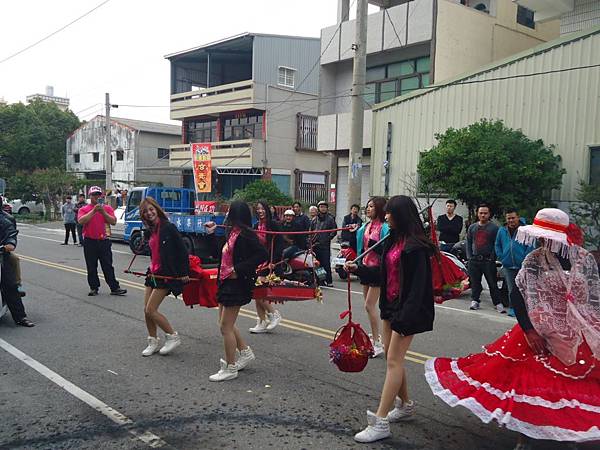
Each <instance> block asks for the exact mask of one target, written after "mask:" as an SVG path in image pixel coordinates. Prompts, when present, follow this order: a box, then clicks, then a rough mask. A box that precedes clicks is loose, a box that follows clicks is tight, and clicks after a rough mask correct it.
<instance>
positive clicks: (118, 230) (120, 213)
mask: <svg viewBox="0 0 600 450" xmlns="http://www.w3.org/2000/svg"><path fill="white" fill-rule="evenodd" d="M115 217H116V218H117V224H116V225H115V226H113V227H111V228H112V229H111V236H110V237H111V239H113V240H118V241H122V240H124V239H125V207H124V206H119V207H118V208H115Z"/></svg>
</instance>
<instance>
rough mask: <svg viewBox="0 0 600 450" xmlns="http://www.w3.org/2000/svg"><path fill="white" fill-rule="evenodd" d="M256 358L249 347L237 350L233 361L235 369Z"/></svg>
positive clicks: (241, 367) (241, 368)
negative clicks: (236, 355)
mask: <svg viewBox="0 0 600 450" xmlns="http://www.w3.org/2000/svg"><path fill="white" fill-rule="evenodd" d="M255 359H256V356H254V352H253V351H252V349H251V348H250V347H247V348H245V349H244V350H242V351H241V352H240V351H239V350H238V357H237V359H236V361H235V364H234V365H235V367H236V368H237V370H243V369H244V367H246V366H247V365H248V364H250V363H251V362H252V361H254V360H255Z"/></svg>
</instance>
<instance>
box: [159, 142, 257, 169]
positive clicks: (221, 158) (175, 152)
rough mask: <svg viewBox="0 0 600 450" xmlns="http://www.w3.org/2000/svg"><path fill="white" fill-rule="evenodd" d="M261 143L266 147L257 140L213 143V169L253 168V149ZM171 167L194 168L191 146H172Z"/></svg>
mask: <svg viewBox="0 0 600 450" xmlns="http://www.w3.org/2000/svg"><path fill="white" fill-rule="evenodd" d="M259 143H260V144H263V145H264V142H263V141H260V140H256V139H242V140H239V141H221V142H212V143H211V145H212V165H213V167H225V166H230V167H252V150H253V147H256V146H259V145H260V144H259ZM169 167H171V168H179V169H181V168H188V169H189V168H190V167H192V155H191V153H190V144H176V145H171V152H170V155H169Z"/></svg>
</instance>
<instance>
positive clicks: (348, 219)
mask: <svg viewBox="0 0 600 450" xmlns="http://www.w3.org/2000/svg"><path fill="white" fill-rule="evenodd" d="M359 212H360V206H358V205H352V206H351V207H350V214H348V215H347V216H344V220H343V222H342V228H346V227H350V226H351V227H352V228H351V229H350V230H343V231H342V241H344V242H348V243H349V244H350V247H352V248H353V249H354V251H356V248H357V246H356V230H358V229H359V228H360V227H361V226H362V223H363V221H362V219H361V218H360V216H359V214H358V213H359Z"/></svg>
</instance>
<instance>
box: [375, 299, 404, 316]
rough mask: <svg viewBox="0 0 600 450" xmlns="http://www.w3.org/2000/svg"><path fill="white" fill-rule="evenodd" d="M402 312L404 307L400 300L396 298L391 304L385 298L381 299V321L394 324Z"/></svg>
mask: <svg viewBox="0 0 600 450" xmlns="http://www.w3.org/2000/svg"><path fill="white" fill-rule="evenodd" d="M401 310H402V306H401V304H400V299H399V298H396V299H395V300H394V301H392V302H389V301H388V300H387V299H383V298H380V299H379V316H380V317H381V320H387V321H388V322H394V320H395V318H396V317H398V314H399V313H400V311H401Z"/></svg>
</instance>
